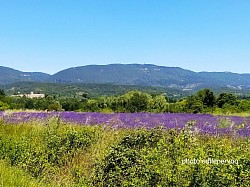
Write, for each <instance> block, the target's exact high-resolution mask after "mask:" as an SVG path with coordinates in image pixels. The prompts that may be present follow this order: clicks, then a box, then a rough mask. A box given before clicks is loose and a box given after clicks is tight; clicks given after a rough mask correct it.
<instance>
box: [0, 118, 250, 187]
mask: <svg viewBox="0 0 250 187" xmlns="http://www.w3.org/2000/svg"><path fill="white" fill-rule="evenodd" d="M192 125H194V124H192V123H188V124H187V125H186V127H185V128H184V129H183V130H178V129H172V130H167V131H166V130H162V129H161V128H155V129H151V130H146V129H115V128H112V127H105V126H103V125H97V126H78V125H74V124H63V123H62V122H61V121H60V120H59V119H56V118H54V119H51V120H50V121H48V122H35V121H34V122H30V123H25V124H17V125H5V124H4V123H3V122H0V173H1V175H0V186H8V187H11V186H28V187H29V186H70V187H72V186H75V187H77V186H250V139H249V138H242V137H235V136H232V135H227V136H207V135H199V134H196V133H195V131H192V130H191V129H193V128H192V127H193V126H192Z"/></svg>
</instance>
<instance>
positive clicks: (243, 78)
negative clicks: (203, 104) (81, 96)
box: [0, 64, 250, 91]
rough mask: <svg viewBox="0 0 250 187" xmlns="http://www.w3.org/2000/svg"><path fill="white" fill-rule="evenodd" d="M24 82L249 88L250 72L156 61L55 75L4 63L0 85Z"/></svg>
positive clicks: (73, 68) (189, 87) (186, 88)
mask: <svg viewBox="0 0 250 187" xmlns="http://www.w3.org/2000/svg"><path fill="white" fill-rule="evenodd" d="M22 81H31V82H49V83H97V84H117V85H142V86H157V87H165V88H175V89H181V90H184V91H185V90H198V89H202V88H205V87H210V88H221V87H224V88H230V89H235V90H242V89H244V90H246V89H247V90H248V89H249V88H250V74H237V73H230V72H193V71H190V70H186V69H182V68H179V67H165V66H156V65H152V64H126V65H125V64H109V65H87V66H80V67H72V68H68V69H65V70H62V71H60V72H57V73H55V74H54V75H49V74H46V73H32V72H21V71H18V70H14V69H11V68H7V67H1V66H0V84H2V85H6V84H11V83H16V82H22Z"/></svg>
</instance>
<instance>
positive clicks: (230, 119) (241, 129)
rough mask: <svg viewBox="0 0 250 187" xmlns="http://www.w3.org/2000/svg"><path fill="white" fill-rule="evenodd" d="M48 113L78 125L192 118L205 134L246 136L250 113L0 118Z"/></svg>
mask: <svg viewBox="0 0 250 187" xmlns="http://www.w3.org/2000/svg"><path fill="white" fill-rule="evenodd" d="M51 117H60V120H62V121H63V122H67V123H75V124H81V125H96V124H104V125H108V126H112V127H122V128H124V127H125V128H135V127H146V128H153V127H156V126H163V127H165V128H176V127H178V128H183V127H184V125H185V124H187V123H188V122H190V121H192V122H193V123H194V124H195V125H194V127H193V130H194V131H196V132H197V133H205V134H219V135H220V134H232V133H235V134H237V135H240V136H250V117H238V116H213V115H209V114H180V113H175V114H169V113H160V114H152V113H113V114H103V113H89V112H86V113H78V112H12V113H6V112H0V118H1V120H3V121H4V122H5V123H7V124H8V123H9V124H13V123H15V124H16V123H25V122H28V121H31V120H48V119H50V118H51Z"/></svg>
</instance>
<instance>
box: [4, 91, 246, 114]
mask: <svg viewBox="0 0 250 187" xmlns="http://www.w3.org/2000/svg"><path fill="white" fill-rule="evenodd" d="M7 109H19V110H25V109H34V110H55V111H61V110H64V111H88V112H132V113H133V112H154V113H161V112H169V113H236V112H250V100H249V99H240V98H237V97H236V96H235V95H233V94H231V93H221V94H219V95H215V94H214V93H213V91H212V90H210V89H203V90H200V91H198V92H197V93H195V94H194V95H191V96H188V97H185V98H182V99H179V100H172V99H170V98H168V97H167V96H166V95H165V94H160V95H155V94H149V93H145V92H141V91H137V90H134V91H130V92H127V93H126V94H123V95H113V96H101V97H97V98H94V99H93V98H92V99H90V98H88V95H87V94H86V93H83V94H82V96H81V97H66V98H65V97H64V98H61V97H56V96H50V95H46V97H45V98H33V99H31V98H27V97H11V96H7V95H6V94H5V93H4V91H3V90H1V89H0V110H7Z"/></svg>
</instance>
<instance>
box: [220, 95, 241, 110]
mask: <svg viewBox="0 0 250 187" xmlns="http://www.w3.org/2000/svg"><path fill="white" fill-rule="evenodd" d="M216 103H217V105H218V107H219V108H222V107H223V105H224V104H229V105H236V104H237V98H236V96H234V95H233V94H231V93H221V94H220V95H219V97H218V98H217V100H216Z"/></svg>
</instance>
